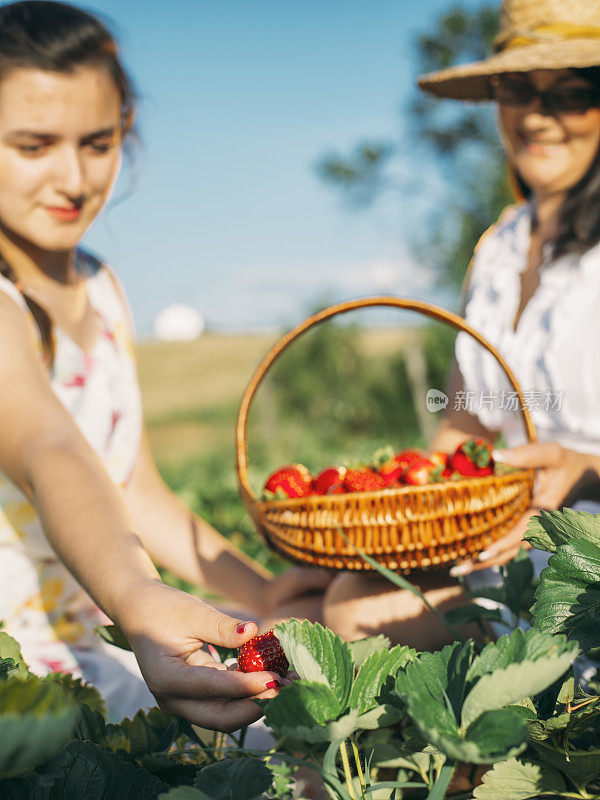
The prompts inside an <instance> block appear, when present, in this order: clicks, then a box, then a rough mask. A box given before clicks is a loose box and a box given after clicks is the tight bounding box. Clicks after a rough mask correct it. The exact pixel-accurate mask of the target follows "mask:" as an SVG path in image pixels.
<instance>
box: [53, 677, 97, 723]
mask: <svg viewBox="0 0 600 800" xmlns="http://www.w3.org/2000/svg"><path fill="white" fill-rule="evenodd" d="M41 682H42V683H55V684H58V685H59V686H61V687H62V688H63V689H66V691H67V692H68V693H69V697H71V698H72V699H73V700H74V701H75V702H76V703H83V704H84V705H86V706H88V707H89V708H90V709H92V711H98V712H99V713H100V714H101V715H102V716H103V717H104V719H106V716H107V713H106V704H105V702H104V700H103V699H102V695H101V694H100V692H99V691H98V689H96V687H95V686H92V684H91V683H85V681H82V680H81V678H74V677H73V676H72V675H69V674H66V673H64V672H51V673H50V674H49V675H45V676H44V677H43V678H42V679H41Z"/></svg>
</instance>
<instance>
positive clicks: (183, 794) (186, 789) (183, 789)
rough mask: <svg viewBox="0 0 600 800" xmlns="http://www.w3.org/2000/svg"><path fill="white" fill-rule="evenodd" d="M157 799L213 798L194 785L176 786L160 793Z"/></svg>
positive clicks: (188, 799)
mask: <svg viewBox="0 0 600 800" xmlns="http://www.w3.org/2000/svg"><path fill="white" fill-rule="evenodd" d="M157 800H211V798H210V797H209V796H208V795H207V794H204V792H201V791H200V789H194V787H193V786H176V787H175V788H174V789H170V790H169V791H168V792H166V793H163V794H159V795H158V797H157Z"/></svg>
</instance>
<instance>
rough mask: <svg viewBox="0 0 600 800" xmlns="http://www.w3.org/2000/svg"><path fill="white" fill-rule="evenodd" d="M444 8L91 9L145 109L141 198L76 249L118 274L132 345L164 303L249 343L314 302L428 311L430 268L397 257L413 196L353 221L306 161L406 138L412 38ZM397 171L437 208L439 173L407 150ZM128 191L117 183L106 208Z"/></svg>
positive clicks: (184, 4)
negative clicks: (421, 187) (358, 300)
mask: <svg viewBox="0 0 600 800" xmlns="http://www.w3.org/2000/svg"><path fill="white" fill-rule="evenodd" d="M469 4H470V5H476V4H477V3H476V0H471V2H470V3H469ZM451 5H452V0H419V2H412V0H410V2H409V1H407V0H395V1H394V2H392V0H370V2H366V1H363V2H348V0H302V2H297V1H296V2H294V0H253V1H252V2H250V0H245V1H244V2H242V1H241V0H221V2H218V0H196V1H195V2H194V0H172V1H171V2H161V3H156V2H141V0H128V2H123V0H119V1H118V2H117V0H98V2H96V3H93V4H89V5H88V4H86V5H85V7H86V8H88V9H90V10H93V11H97V12H100V13H101V14H103V15H105V16H107V17H108V18H109V19H110V20H112V22H113V23H114V24H113V29H114V30H116V33H117V36H118V39H119V41H120V44H121V51H122V54H123V56H124V60H125V62H126V64H127V65H128V67H129V69H130V71H131V72H132V74H133V76H134V79H135V81H136V84H137V86H138V89H139V92H140V95H141V103H140V109H139V117H138V119H139V128H140V132H141V135H142V139H143V146H142V148H141V149H140V151H139V153H138V156H137V164H136V173H137V174H136V177H135V190H134V191H133V192H132V193H131V194H129V196H128V197H127V199H125V200H123V201H122V202H120V203H116V204H115V203H113V204H112V205H111V207H109V209H107V211H106V212H105V214H104V216H103V217H102V218H101V219H100V220H99V221H98V222H97V223H96V225H95V227H94V228H93V229H92V230H91V231H90V232H89V234H88V235H87V237H86V241H87V244H88V245H89V246H90V247H92V248H93V249H94V250H95V251H96V252H97V253H99V254H100V255H101V256H102V257H104V258H105V259H106V260H107V261H108V262H109V263H111V264H112V265H113V266H114V267H115V268H116V269H117V271H118V273H119V275H120V276H121V278H122V280H123V282H124V284H125V287H126V289H127V292H128V295H129V298H130V303H131V306H132V309H133V313H134V317H135V321H136V325H137V327H138V330H139V332H140V333H141V334H142V335H146V334H148V333H149V332H150V330H151V326H152V320H153V319H154V317H155V315H156V313H157V312H158V311H159V310H160V309H161V308H163V307H164V306H165V305H166V304H168V303H171V302H186V303H189V304H190V305H192V306H194V307H196V308H197V309H198V310H199V311H201V312H202V314H203V315H204V316H205V318H206V319H207V321H208V323H209V325H211V326H212V327H213V328H215V329H219V330H240V329H242V330H244V329H260V328H268V327H273V326H276V325H282V324H283V325H289V324H291V323H295V322H297V321H299V320H300V319H301V318H302V317H303V316H305V312H306V311H307V309H308V307H309V306H310V305H311V303H314V302H315V301H317V300H320V299H322V298H327V299H329V300H340V299H344V298H347V297H351V296H357V295H363V294H370V293H376V292H378V291H385V292H390V291H394V292H397V293H399V294H406V295H409V296H419V297H425V296H433V297H436V294H435V291H434V289H435V287H434V285H433V279H432V275H431V271H430V269H429V268H428V265H426V264H419V265H416V264H415V263H414V262H413V260H412V258H411V256H410V255H409V254H408V251H407V247H406V244H405V239H406V220H410V224H411V225H413V226H414V225H417V226H418V225H419V214H418V213H417V214H416V215H415V213H414V198H411V196H410V193H407V195H406V196H394V197H391V196H390V197H388V198H387V199H384V200H383V201H381V202H380V203H379V204H378V205H377V206H376V207H375V208H373V209H371V210H369V211H366V212H364V211H355V210H352V209H350V208H348V207H347V205H345V204H343V203H342V202H340V198H339V196H338V194H337V193H336V192H335V191H333V190H332V189H331V188H329V187H327V186H326V185H324V184H323V183H322V182H321V181H320V179H319V178H318V177H317V175H316V172H315V163H316V162H317V161H318V159H319V157H321V156H322V155H323V154H324V153H326V152H329V151H331V150H340V151H348V150H349V149H350V148H351V147H352V146H353V145H354V144H355V143H356V142H357V140H360V139H361V138H363V137H369V136H371V137H374V138H377V137H385V136H388V135H390V136H395V135H397V134H400V135H401V134H402V131H403V125H404V124H405V123H404V120H403V115H402V105H403V103H405V102H406V99H407V98H408V96H409V93H410V92H411V91H412V87H413V85H414V79H415V68H414V65H413V63H412V49H411V48H412V42H413V41H414V37H415V35H416V34H417V33H418V32H426V31H427V30H428V29H430V28H431V26H432V24H433V20H434V19H435V18H436V16H437V15H438V14H439V13H440V12H442V11H444V10H446V9H448V8H449V7H450V6H451ZM401 169H402V173H403V175H404V176H405V177H406V176H408V177H411V176H413V175H414V179H415V181H416V180H419V181H423V180H426V181H428V185H429V186H430V195H431V198H432V199H434V198H435V192H436V184H435V165H430V168H429V169H428V170H424V169H423V165H419V164H415V163H413V161H412V160H411V158H410V152H409V151H407V152H406V154H405V163H404V165H403V166H402V168H401ZM424 176H427V177H424ZM131 183H132V178H131V171H130V170H126V171H125V173H124V175H123V176H122V179H121V180H120V183H119V186H118V187H117V192H116V196H118V195H119V194H120V193H122V192H125V191H127V192H129V191H130V189H131ZM411 208H412V212H413V213H412V214H411V213H409V210H410V209H411ZM432 292H433V294H432Z"/></svg>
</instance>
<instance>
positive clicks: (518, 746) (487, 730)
mask: <svg viewBox="0 0 600 800" xmlns="http://www.w3.org/2000/svg"><path fill="white" fill-rule="evenodd" d="M465 740H466V741H467V742H473V743H474V744H476V745H477V747H478V748H479V753H480V755H479V758H480V763H481V762H483V763H487V762H488V761H489V762H494V761H498V760H499V759H505V758H507V757H510V756H513V755H517V753H519V752H521V751H522V750H523V749H524V748H525V746H526V744H527V727H526V725H525V723H524V722H523V720H522V719H520V718H519V717H518V716H517V715H516V714H514V713H513V712H512V711H509V710H507V709H494V710H491V711H484V712H483V713H482V714H480V715H479V716H478V717H477V719H475V720H474V721H473V722H472V723H471V724H470V725H469V727H468V728H467V731H466V734H465Z"/></svg>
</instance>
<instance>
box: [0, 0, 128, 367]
mask: <svg viewBox="0 0 600 800" xmlns="http://www.w3.org/2000/svg"><path fill="white" fill-rule="evenodd" d="M82 66H89V67H98V68H102V69H106V70H107V71H108V73H109V75H110V77H111V78H112V80H113V82H114V84H115V86H116V88H117V89H118V91H119V94H120V98H121V130H122V134H123V137H124V138H127V137H130V136H131V135H132V133H133V117H134V111H135V103H136V95H135V90H134V88H133V84H132V82H131V79H130V78H129V76H128V74H127V72H126V71H125V69H124V68H123V65H122V64H121V61H120V59H119V56H118V51H117V45H116V42H115V40H114V38H113V36H112V34H111V33H110V31H109V30H108V28H107V27H106V26H105V25H104V24H103V23H102V22H101V21H100V20H99V19H97V18H96V17H94V16H92V14H89V13H87V12H86V11H83V10H82V9H80V8H75V7H74V6H70V5H67V4H66V3H58V2H52V1H51V0H25V1H24V2H17V3H9V4H8V5H4V6H0V81H1V80H2V78H3V77H5V76H6V75H7V74H9V73H10V72H11V71H12V70H14V69H19V68H34V69H40V70H47V71H51V72H66V73H69V72H74V71H75V70H76V69H77V68H79V67H82ZM0 274H1V275H4V277H6V278H8V279H9V280H10V281H12V282H13V283H14V284H15V285H16V286H17V288H19V290H20V291H21V293H22V295H23V298H24V299H25V302H26V303H27V305H28V307H29V309H30V311H31V313H32V315H33V317H34V319H35V321H36V324H37V326H38V329H39V332H40V336H41V340H42V347H43V351H44V356H45V358H46V360H47V361H48V362H49V363H50V364H52V362H53V360H54V338H53V335H52V321H51V320H50V317H49V315H48V313H47V312H46V310H45V309H44V308H42V306H40V305H39V304H38V303H36V302H35V300H34V299H33V298H31V297H29V295H28V294H27V292H26V290H24V289H23V287H20V286H19V282H18V281H17V278H16V275H15V273H14V270H13V269H12V267H11V266H10V264H8V262H7V261H6V260H5V258H4V257H3V256H2V254H1V253H0Z"/></svg>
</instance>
